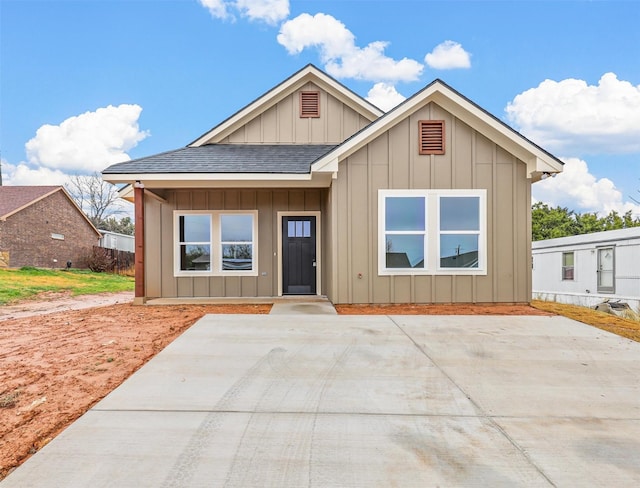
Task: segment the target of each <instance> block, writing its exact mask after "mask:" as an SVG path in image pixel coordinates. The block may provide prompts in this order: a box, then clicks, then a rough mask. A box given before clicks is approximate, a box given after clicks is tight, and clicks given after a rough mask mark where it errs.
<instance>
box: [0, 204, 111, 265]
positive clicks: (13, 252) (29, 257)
mask: <svg viewBox="0 0 640 488" xmlns="http://www.w3.org/2000/svg"><path fill="white" fill-rule="evenodd" d="M98 241H99V236H98V234H96V232H95V231H94V230H93V228H92V227H91V225H89V223H88V222H87V220H86V219H85V218H84V217H83V216H82V214H80V212H79V211H78V209H77V208H76V206H75V205H74V204H73V203H71V202H70V201H69V199H68V198H67V197H66V196H65V195H64V194H63V193H62V192H61V191H57V192H55V193H53V194H52V195H49V196H48V197H46V198H43V199H42V200H40V201H38V202H36V203H34V204H32V205H30V206H28V207H26V208H24V209H22V210H21V211H19V212H17V213H15V214H13V215H11V216H10V217H7V220H6V221H4V222H0V251H2V252H3V253H4V254H3V256H5V260H7V257H8V265H9V266H10V267H12V268H20V267H22V266H36V267H41V268H64V267H65V266H66V263H67V261H71V262H72V266H73V267H74V268H86V266H87V257H88V256H89V254H90V253H91V249H92V247H93V246H97V245H98ZM7 253H8V256H7ZM54 260H57V262H55V261H54ZM0 261H2V260H0Z"/></svg>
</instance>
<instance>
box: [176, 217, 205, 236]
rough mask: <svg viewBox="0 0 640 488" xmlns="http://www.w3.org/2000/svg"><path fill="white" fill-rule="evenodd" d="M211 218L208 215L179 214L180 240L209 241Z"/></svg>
mask: <svg viewBox="0 0 640 488" xmlns="http://www.w3.org/2000/svg"><path fill="white" fill-rule="evenodd" d="M210 226H211V218H210V217H209V216H208V215H181V216H180V242H209V240H210V239H211V227H210Z"/></svg>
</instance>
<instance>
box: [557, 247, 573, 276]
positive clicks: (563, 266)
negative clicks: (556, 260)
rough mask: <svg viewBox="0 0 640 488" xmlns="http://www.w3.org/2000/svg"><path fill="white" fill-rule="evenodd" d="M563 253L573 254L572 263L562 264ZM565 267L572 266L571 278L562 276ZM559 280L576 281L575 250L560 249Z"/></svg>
mask: <svg viewBox="0 0 640 488" xmlns="http://www.w3.org/2000/svg"><path fill="white" fill-rule="evenodd" d="M565 254H573V265H572V266H565V265H564V255H565ZM565 268H573V278H571V279H568V278H565V277H564V270H565ZM560 281H576V252H575V251H562V252H561V253H560Z"/></svg>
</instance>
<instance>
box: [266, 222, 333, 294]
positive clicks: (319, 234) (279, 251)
mask: <svg viewBox="0 0 640 488" xmlns="http://www.w3.org/2000/svg"><path fill="white" fill-rule="evenodd" d="M320 215H321V212H320V211H319V210H318V211H298V212H296V211H293V210H287V211H282V212H278V213H277V217H276V228H277V230H276V234H277V236H278V243H277V246H278V247H277V251H276V254H277V256H278V296H279V297H281V296H282V295H283V294H282V217H315V218H316V295H322V288H321V285H322V252H321V251H322V225H320V224H321V222H320ZM311 296H312V295H311Z"/></svg>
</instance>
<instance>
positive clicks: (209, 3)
mask: <svg viewBox="0 0 640 488" xmlns="http://www.w3.org/2000/svg"><path fill="white" fill-rule="evenodd" d="M198 1H199V2H200V5H202V6H203V7H205V8H206V9H207V10H209V13H210V14H211V16H212V17H214V18H216V19H227V18H230V16H231V14H230V13H229V11H228V10H227V2H225V0H198Z"/></svg>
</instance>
